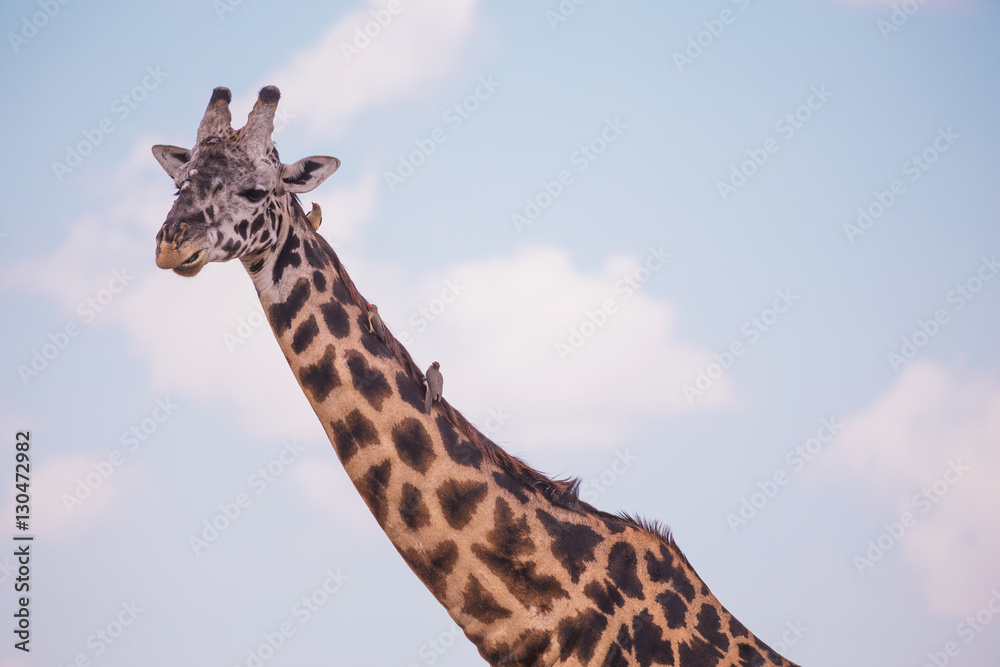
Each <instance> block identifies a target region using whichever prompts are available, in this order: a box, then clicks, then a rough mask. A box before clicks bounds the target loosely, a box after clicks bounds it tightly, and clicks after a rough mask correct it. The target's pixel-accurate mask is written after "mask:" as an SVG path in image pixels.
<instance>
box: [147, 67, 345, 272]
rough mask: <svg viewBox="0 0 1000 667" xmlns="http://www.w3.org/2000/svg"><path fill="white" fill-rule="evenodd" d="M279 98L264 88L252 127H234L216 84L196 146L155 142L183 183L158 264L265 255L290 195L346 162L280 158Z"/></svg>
mask: <svg viewBox="0 0 1000 667" xmlns="http://www.w3.org/2000/svg"><path fill="white" fill-rule="evenodd" d="M280 97H281V93H279V92H278V89H277V88H275V87H274V86H265V87H264V88H261V90H260V95H259V96H258V97H257V102H256V104H254V107H253V110H252V111H251V112H250V116H249V118H247V123H246V125H245V126H243V129H240V130H234V129H233V128H232V126H231V125H230V121H231V119H232V117H231V115H230V113H229V102H230V101H231V100H232V94H231V93H230V92H229V89H228V88H221V87H220V88H216V89H215V90H214V91H213V92H212V99H211V100H209V102H208V109H206V110H205V116H204V118H202V120H201V125H200V126H199V127H198V136H197V139H196V140H195V145H194V147H193V148H191V149H190V150H188V149H186V148H180V147H178V146H162V145H158V146H153V156H154V157H156V159H157V161H158V162H159V163H160V165H161V166H162V167H163V169H164V170H165V171H166V172H167V174H169V175H170V177H171V178H172V179H174V184H175V185H176V186H177V199H176V200H175V201H174V205H173V206H172V207H171V209H170V213H168V214H167V219H166V221H164V223H163V226H162V227H161V228H160V231H159V233H158V234H157V235H156V265H157V266H158V267H160V268H161V269H173V270H174V271H175V272H176V273H178V274H180V275H182V276H193V275H195V274H196V273H198V272H199V271H201V268H202V267H203V266H205V264H207V263H208V262H225V261H227V260H230V259H233V258H234V257H240V258H245V257H253V256H258V255H261V254H262V253H264V252H266V251H267V250H269V249H270V248H271V247H273V246H274V244H275V243H276V241H277V237H278V229H277V225H278V221H279V219H280V218H281V215H280V212H281V211H285V210H288V205H289V201H288V200H291V199H292V198H293V195H294V194H295V193H300V192H309V191H310V190H312V189H313V188H315V187H316V186H318V185H319V184H320V183H322V182H323V181H324V180H326V178H327V177H328V176H330V174H332V173H333V172H335V171H336V170H337V167H339V166H340V160H338V159H337V158H333V157H326V156H312V157H307V158H303V159H301V160H299V161H298V162H296V163H294V164H287V165H286V164H282V163H281V160H280V159H278V151H277V150H276V149H275V147H274V142H273V141H272V140H271V133H272V132H273V131H274V112H275V110H276V109H277V107H278V99H279V98H280Z"/></svg>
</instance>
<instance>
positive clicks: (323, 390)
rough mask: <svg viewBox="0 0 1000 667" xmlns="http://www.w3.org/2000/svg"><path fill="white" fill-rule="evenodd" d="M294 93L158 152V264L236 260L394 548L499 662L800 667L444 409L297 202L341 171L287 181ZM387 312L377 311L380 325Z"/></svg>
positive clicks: (220, 97) (313, 167) (626, 521)
mask: <svg viewBox="0 0 1000 667" xmlns="http://www.w3.org/2000/svg"><path fill="white" fill-rule="evenodd" d="M279 98H280V94H279V92H278V89H277V88H275V87H274V86H267V87H265V88H262V89H261V91H260V94H259V96H258V99H257V102H256V104H255V105H254V107H253V110H252V111H251V112H250V115H249V117H248V119H247V122H246V124H245V125H244V127H243V128H242V129H240V130H234V129H233V128H232V126H231V120H232V119H231V115H230V112H229V103H230V101H231V99H232V95H231V94H230V92H229V90H228V89H226V88H216V89H215V90H214V91H213V93H212V97H211V99H210V100H209V104H208V108H207V110H206V111H205V115H204V117H203V118H202V121H201V124H200V125H199V127H198V133H197V138H196V141H195V145H194V146H193V147H192V148H191V149H185V148H179V147H176V146H162V145H160V146H154V147H153V154H154V156H155V157H156V159H157V161H159V163H160V164H161V165H162V166H163V168H164V170H165V171H166V172H167V174H169V175H170V177H171V178H172V179H173V180H174V183H175V185H176V186H177V198H176V200H175V201H174V204H173V206H172V207H171V209H170V212H169V213H168V214H167V218H166V220H165V221H164V223H163V226H162V227H161V229H160V231H159V233H158V234H157V236H156V264H157V266H159V267H160V268H163V269H172V270H173V271H175V272H176V273H178V274H180V275H182V276H194V275H195V274H197V273H198V272H199V271H200V270H201V269H202V268H203V267H204V266H205V264H207V263H208V262H224V261H227V260H230V259H239V260H240V262H241V263H242V264H243V266H244V268H245V269H246V271H247V273H248V274H249V275H250V278H251V280H253V282H254V286H255V287H256V288H257V293H258V295H259V296H260V300H261V304H262V305H263V307H264V312H265V313H266V315H267V319H268V322H269V323H270V325H271V329H272V331H273V332H274V335H275V337H276V338H277V340H278V343H279V346H280V347H281V350H282V352H283V353H284V355H285V358H286V359H287V360H288V364H289V366H290V367H291V370H292V374H293V375H294V377H295V379H296V380H297V381H298V383H299V386H300V387H301V389H302V391H303V392H304V393H305V396H306V398H307V400H308V401H309V403H310V404H311V405H312V407H313V410H314V411H315V412H316V416H317V417H318V418H319V420H320V423H321V424H322V425H323V428H324V429H325V430H326V433H327V435H328V437H329V438H330V442H331V443H332V445H333V448H334V450H335V452H336V454H337V456H338V458H339V459H340V461H341V462H342V463H343V465H344V468H345V470H346V471H347V474H348V475H349V477H350V478H351V481H352V482H353V483H354V485H355V487H356V488H357V489H358V491H359V493H360V494H361V497H362V499H363V500H364V502H365V503H366V504H367V505H368V507H369V509H370V510H371V512H372V514H373V515H374V517H375V520H376V521H377V522H378V524H379V526H381V527H382V529H383V530H384V531H385V533H386V535H387V536H388V537H389V539H390V541H391V542H392V544H393V545H394V546H395V548H396V550H397V551H399V553H400V555H401V556H402V557H403V559H404V560H405V561H406V563H407V564H408V565H409V566H410V568H411V569H412V570H413V571H414V573H415V574H416V575H417V576H418V577H419V578H420V579H421V581H423V583H424V584H425V585H426V586H427V588H428V589H429V590H430V592H431V594H433V595H434V597H435V598H436V599H437V600H438V601H439V602H440V603H441V604H442V605H444V607H445V608H446V609H447V611H448V613H449V614H450V615H451V616H452V618H454V619H455V621H456V622H457V623H458V625H459V626H460V627H461V628H462V630H463V631H464V632H465V634H466V636H467V637H468V638H469V639H470V640H471V641H472V642H473V643H474V644H475V645H476V648H477V649H478V650H479V652H480V654H481V655H482V656H483V657H484V658H485V659H486V660H487V661H488V662H489V663H490V664H491V665H496V666H500V665H503V666H505V667H541V666H543V665H544V666H548V665H577V666H582V665H587V666H588V667H589V666H593V667H597V666H601V667H625V666H629V665H637V666H641V667H650V666H651V665H675V666H677V667H706V666H708V667H714V666H718V667H775V666H781V667H792V663H790V662H789V661H788V660H786V659H784V658H782V657H781V656H779V655H778V654H777V653H775V652H774V651H773V650H771V649H770V648H769V647H768V646H767V645H766V644H764V643H763V642H761V641H760V640H759V639H757V638H756V637H755V636H754V635H753V634H751V633H750V632H749V630H747V628H746V627H744V626H743V624H741V623H740V622H739V621H738V620H736V618H735V617H733V616H732V615H731V614H730V613H729V612H728V611H727V610H726V609H725V608H724V607H723V606H722V605H721V604H720V603H719V601H718V599H716V597H715V596H714V595H712V593H711V592H710V591H709V589H708V587H707V586H706V585H705V583H704V582H703V581H702V580H701V579H700V578H699V577H698V575H697V574H696V573H695V572H694V569H693V568H692V567H691V565H690V564H689V563H688V561H687V559H686V558H685V557H684V555H683V554H682V553H681V551H680V549H679V548H678V547H677V545H676V543H675V542H674V540H673V538H672V536H671V535H670V533H669V532H667V531H665V530H661V529H659V528H658V527H657V526H656V525H655V524H650V523H646V522H643V521H640V520H636V519H633V518H631V517H629V516H627V515H615V514H609V513H606V512H603V511H600V510H598V509H596V508H594V507H592V506H591V505H589V504H587V503H585V502H583V501H582V500H580V499H579V497H578V495H577V487H578V483H577V482H576V481H574V480H554V479H550V478H548V477H546V476H545V475H543V474H541V473H540V472H538V471H536V470H534V469H532V468H530V467H528V466H527V465H526V464H525V463H524V462H522V461H521V460H519V459H517V458H515V457H513V456H511V455H510V454H508V453H507V452H505V451H504V450H503V449H501V448H500V447H498V446H497V445H496V444H494V443H493V442H491V441H490V440H489V439H488V438H487V437H486V436H484V435H483V434H482V433H480V432H479V431H478V430H477V429H476V428H475V427H474V426H473V425H472V424H471V423H470V422H469V421H468V420H466V419H465V417H463V416H462V415H461V413H459V412H458V411H457V410H455V409H454V408H453V407H452V406H451V405H450V404H449V403H448V401H446V400H445V399H444V398H437V400H434V401H433V402H432V403H431V404H430V405H429V406H428V405H427V404H425V399H426V397H427V393H426V390H425V384H424V383H425V377H424V374H423V373H422V372H421V371H420V369H419V367H418V366H417V364H416V363H415V362H414V361H413V359H412V358H411V357H410V354H409V353H408V352H407V351H406V349H405V348H404V347H403V346H402V344H401V343H400V342H399V341H398V340H396V338H395V337H394V336H392V333H391V331H389V329H388V327H386V326H385V325H384V322H381V320H379V322H378V323H379V324H380V325H381V326H373V324H372V321H371V320H370V319H369V317H370V315H371V313H372V310H374V307H372V309H369V302H368V301H367V300H366V299H365V298H364V297H363V296H362V295H361V294H360V293H359V291H358V289H357V288H356V287H355V285H354V282H353V281H352V280H351V278H350V276H349V275H348V273H347V271H346V270H345V268H344V266H343V265H342V264H341V262H340V259H339V258H338V257H337V255H336V253H335V252H334V251H333V249H332V248H331V247H330V245H329V244H328V243H327V242H326V240H325V239H324V238H323V237H322V236H320V235H319V234H318V233H317V231H316V229H314V227H313V225H312V224H310V221H309V220H308V219H307V217H306V213H305V211H304V210H303V208H302V206H301V204H300V203H299V200H298V197H297V196H296V195H297V194H300V193H304V192H309V191H310V190H313V189H314V188H316V187H317V186H319V185H320V184H321V183H322V182H323V181H324V180H326V178H328V177H329V176H330V175H331V174H333V173H334V172H335V171H336V170H337V168H338V167H339V166H340V161H339V160H337V159H336V158H333V157H326V156H312V157H307V158H303V159H301V160H299V161H297V162H295V163H293V164H290V165H286V164H283V163H282V162H281V160H280V159H279V158H278V152H277V150H276V149H275V147H274V143H273V142H272V140H271V133H272V131H273V129H274V114H275V109H276V108H277V104H278V100H279ZM375 313H376V314H377V310H375Z"/></svg>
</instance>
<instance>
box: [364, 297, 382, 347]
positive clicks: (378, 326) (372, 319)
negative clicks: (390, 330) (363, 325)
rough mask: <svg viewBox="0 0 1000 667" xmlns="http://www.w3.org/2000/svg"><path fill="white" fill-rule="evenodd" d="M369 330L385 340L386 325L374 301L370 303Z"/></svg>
mask: <svg viewBox="0 0 1000 667" xmlns="http://www.w3.org/2000/svg"><path fill="white" fill-rule="evenodd" d="M368 331H370V332H371V333H373V334H375V335H376V336H378V338H379V340H380V341H382V342H383V343H384V342H385V325H384V324H382V318H381V317H379V314H378V306H376V305H375V304H374V303H369V304H368Z"/></svg>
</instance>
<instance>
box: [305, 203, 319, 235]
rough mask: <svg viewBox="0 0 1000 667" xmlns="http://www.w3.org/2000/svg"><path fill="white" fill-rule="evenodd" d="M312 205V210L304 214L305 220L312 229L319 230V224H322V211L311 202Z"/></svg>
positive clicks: (317, 205)
mask: <svg viewBox="0 0 1000 667" xmlns="http://www.w3.org/2000/svg"><path fill="white" fill-rule="evenodd" d="M312 205H313V207H312V210H311V211H309V212H308V213H306V220H308V221H309V224H310V225H312V228H313V229H319V225H320V223H321V222H323V209H321V208H320V207H319V204H317V203H316V202H313V203H312Z"/></svg>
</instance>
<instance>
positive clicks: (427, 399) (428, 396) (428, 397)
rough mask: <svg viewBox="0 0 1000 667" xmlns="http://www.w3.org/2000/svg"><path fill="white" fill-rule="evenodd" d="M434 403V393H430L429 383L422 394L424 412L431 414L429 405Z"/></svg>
mask: <svg viewBox="0 0 1000 667" xmlns="http://www.w3.org/2000/svg"><path fill="white" fill-rule="evenodd" d="M433 402H434V392H432V391H431V385H430V383H428V384H427V391H426V392H424V411H425V412H427V414H430V413H431V403H433Z"/></svg>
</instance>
